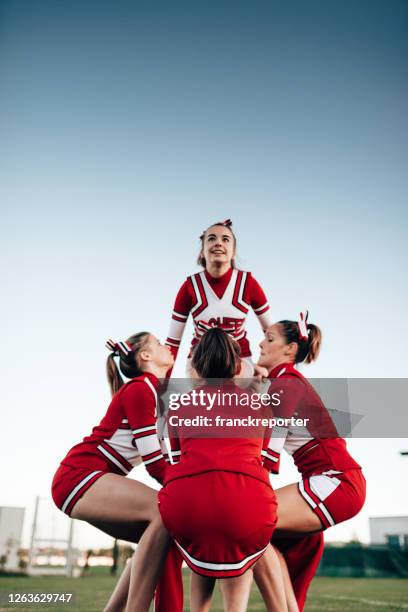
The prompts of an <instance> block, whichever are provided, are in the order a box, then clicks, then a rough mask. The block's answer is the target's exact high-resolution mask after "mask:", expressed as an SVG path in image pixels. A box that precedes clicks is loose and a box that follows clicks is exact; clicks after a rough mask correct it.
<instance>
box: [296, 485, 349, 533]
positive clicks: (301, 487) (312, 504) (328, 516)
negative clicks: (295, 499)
mask: <svg viewBox="0 0 408 612" xmlns="http://www.w3.org/2000/svg"><path fill="white" fill-rule="evenodd" d="M318 476H320V475H318ZM326 478H327V477H326ZM308 480H309V485H310V488H312V485H311V482H310V478H309V479H308ZM336 480H337V478H336ZM339 484H340V481H339ZM335 488H337V487H335ZM312 490H313V493H314V494H315V495H317V493H316V491H315V490H314V489H312ZM299 491H300V493H301V495H302V497H303V498H304V499H305V501H306V502H307V503H308V504H309V506H310V507H311V508H319V510H321V511H322V512H323V514H324V515H325V517H326V519H327V520H328V522H329V523H330V525H331V526H332V527H333V526H334V525H335V524H336V521H335V520H334V519H333V517H332V515H331V514H330V512H329V511H328V509H327V508H326V506H325V505H324V503H323V502H322V501H321V502H320V503H319V504H316V502H315V501H314V500H313V499H312V498H311V497H310V495H308V493H307V492H306V491H305V487H304V484H303V480H301V481H300V482H299ZM333 491H334V489H333V490H332V492H333ZM318 497H319V496H318ZM319 499H320V498H319Z"/></svg>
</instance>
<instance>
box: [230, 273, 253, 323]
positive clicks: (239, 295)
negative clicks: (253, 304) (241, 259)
mask: <svg viewBox="0 0 408 612" xmlns="http://www.w3.org/2000/svg"><path fill="white" fill-rule="evenodd" d="M247 276H248V273H247V272H244V271H243V270H239V271H238V274H237V280H236V281H235V288H234V294H233V297H232V304H233V306H235V308H238V310H240V311H241V312H244V313H245V314H247V313H248V311H249V307H250V304H247V303H246V302H245V301H244V291H245V284H246V280H247Z"/></svg>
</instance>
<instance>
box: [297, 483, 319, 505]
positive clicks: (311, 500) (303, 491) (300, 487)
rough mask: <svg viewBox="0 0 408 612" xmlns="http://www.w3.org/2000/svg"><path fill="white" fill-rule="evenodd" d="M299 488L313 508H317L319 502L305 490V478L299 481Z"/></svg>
mask: <svg viewBox="0 0 408 612" xmlns="http://www.w3.org/2000/svg"><path fill="white" fill-rule="evenodd" d="M299 489H300V492H301V494H302V496H303V497H304V498H305V500H306V501H307V503H308V504H309V506H311V507H312V508H316V506H317V504H316V503H315V501H314V500H313V499H312V498H311V497H310V495H309V494H308V493H306V491H305V485H304V484H303V480H301V481H300V482H299Z"/></svg>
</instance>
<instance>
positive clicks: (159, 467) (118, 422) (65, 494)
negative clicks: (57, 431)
mask: <svg viewBox="0 0 408 612" xmlns="http://www.w3.org/2000/svg"><path fill="white" fill-rule="evenodd" d="M158 384H159V381H158V379H157V377H156V376H154V374H150V373H144V374H143V375H142V376H138V377H137V378H133V379H132V380H131V381H129V382H128V383H126V384H125V385H123V387H121V388H120V389H119V391H118V392H117V393H116V394H115V395H114V397H113V399H112V401H111V403H110V405H109V408H108V410H107V412H106V414H105V416H104V418H103V419H102V421H101V422H100V424H99V425H98V426H97V427H94V429H93V430H92V433H91V435H90V436H87V437H86V438H84V439H83V441H82V442H80V443H79V444H77V445H76V446H74V447H73V448H72V449H71V450H70V451H69V452H68V454H67V456H66V457H65V458H64V459H63V460H62V461H61V465H60V467H59V468H58V470H57V472H56V474H55V476H54V479H53V482H52V497H53V499H54V502H55V504H56V505H57V506H58V508H59V509H60V510H62V511H63V512H65V513H66V514H68V515H70V514H71V512H72V509H73V507H74V506H75V504H76V502H77V501H78V500H79V499H80V498H81V497H82V495H83V494H84V493H85V491H86V490H87V489H89V487H90V486H91V485H92V484H93V483H94V482H95V481H96V480H98V478H100V477H101V476H103V475H104V474H108V473H113V474H119V475H121V476H126V475H127V474H128V473H129V472H130V470H131V469H132V468H133V467H135V466H136V465H138V464H140V463H142V462H143V463H144V465H145V467H146V469H147V471H148V472H149V474H150V475H151V476H152V477H153V478H155V479H156V480H157V481H158V482H160V483H162V482H163V480H164V475H165V471H166V468H167V465H168V464H167V461H166V459H165V456H166V452H165V451H164V449H163V452H162V448H161V445H160V442H159V439H158V437H157V431H156V418H157V405H158V398H157V392H156V390H157V388H158ZM178 559H179V554H178V552H177V551H176V550H170V552H169V555H168V557H167V559H166V561H165V564H164V568H163V575H162V577H161V578H160V581H159V583H158V585H157V589H156V596H155V597H156V598H155V610H156V611H157V612H168V610H169V607H168V605H169V601H170V602H171V609H172V611H174V612H182V610H183V581H182V575H181V563H180V562H179V560H178Z"/></svg>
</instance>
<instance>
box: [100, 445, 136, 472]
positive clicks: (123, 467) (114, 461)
mask: <svg viewBox="0 0 408 612" xmlns="http://www.w3.org/2000/svg"><path fill="white" fill-rule="evenodd" d="M97 449H98V450H99V451H100V452H101V453H102V454H103V455H105V457H107V458H108V459H109V461H111V462H112V463H114V464H115V465H117V467H118V468H120V469H121V470H122V472H123V473H124V474H129V470H128V469H127V468H125V466H124V465H122V464H121V462H120V461H118V460H117V459H116V457H114V456H113V455H111V454H110V452H109V451H107V450H106V448H104V447H103V446H102V445H101V444H99V445H98V446H97Z"/></svg>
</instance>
